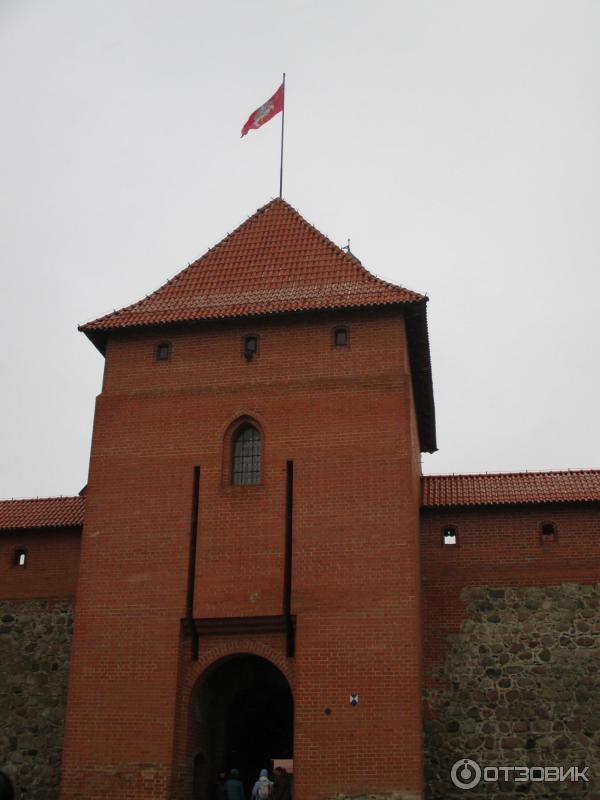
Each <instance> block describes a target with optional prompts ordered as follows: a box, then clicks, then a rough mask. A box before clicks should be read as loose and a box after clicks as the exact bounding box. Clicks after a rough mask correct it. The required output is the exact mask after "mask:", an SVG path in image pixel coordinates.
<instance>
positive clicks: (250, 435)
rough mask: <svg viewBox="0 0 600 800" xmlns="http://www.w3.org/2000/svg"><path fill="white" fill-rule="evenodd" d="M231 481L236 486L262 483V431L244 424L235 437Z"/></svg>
mask: <svg viewBox="0 0 600 800" xmlns="http://www.w3.org/2000/svg"><path fill="white" fill-rule="evenodd" d="M231 482H232V483H233V484H235V485H236V486H247V485H251V484H256V483H260V431H258V430H257V429H256V428H255V427H254V425H244V427H243V428H240V430H239V431H238V432H237V433H236V435H235V436H234V439H233V460H232V470H231Z"/></svg>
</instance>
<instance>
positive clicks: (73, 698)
mask: <svg viewBox="0 0 600 800" xmlns="http://www.w3.org/2000/svg"><path fill="white" fill-rule="evenodd" d="M425 303H426V298H424V297H422V296H420V295H418V294H415V293H414V292H410V291H408V290H406V289H403V288H400V287H397V286H393V285H391V284H388V283H385V282H383V281H381V280H379V279H377V278H375V277H374V276H372V275H371V274H370V273H368V272H367V271H366V270H365V269H364V268H363V267H362V265H361V264H360V262H359V261H358V260H357V259H355V258H354V257H353V256H352V255H351V254H349V253H345V252H344V251H342V250H341V249H339V248H338V247H336V246H335V245H334V244H333V243H332V242H330V241H329V240H328V239H326V238H325V237H324V236H323V235H322V234H320V233H319V232H318V231H317V230H315V229H314V228H313V227H312V226H310V225H309V224H308V223H307V222H306V221H305V220H304V219H303V218H302V217H301V216H300V215H299V214H298V213H297V212H296V211H295V210H294V209H293V208H291V207H290V206H289V205H288V204H287V203H285V202H284V201H282V200H274V201H272V202H270V203H268V204H267V205H266V206H264V207H263V208H262V209H260V210H259V211H258V212H257V213H256V214H255V215H254V216H253V217H251V218H250V219H249V220H247V221H246V222H245V223H244V224H243V225H242V226H241V227H240V228H238V229H237V230H236V231H234V232H233V233H232V234H231V235H229V236H228V237H227V238H226V239H224V240H223V241H222V242H221V243H220V244H218V245H217V246H216V247H214V248H213V249H212V250H210V251H209V252H208V253H207V254H206V255H205V256H203V257H202V258H201V259H200V260H199V261H197V262H195V263H194V264H192V265H191V266H190V267H188V268H187V269H185V270H184V271H183V272H181V273H180V274H179V275H177V277H175V278H174V279H173V280H171V281H169V282H168V283H167V284H165V285H164V286H163V287H162V288H160V289H159V290H158V291H156V292H155V293H154V294H152V295H150V296H149V297H147V298H146V299H144V300H142V301H141V302H139V303H136V304H134V305H132V306H130V307H128V308H126V309H123V310H121V311H118V312H115V313H113V314H109V315H108V316H106V317H103V318H102V319H100V320H97V321H95V322H92V323H89V324H88V325H85V326H83V330H84V332H85V333H86V334H87V336H88V337H89V338H90V339H91V340H92V342H93V343H94V344H95V345H96V346H97V347H98V348H99V349H100V350H101V351H102V352H103V353H104V354H105V356H106V366H105V376H104V385H103V389H102V393H101V395H100V396H99V397H98V400H97V407H96V416H95V424H94V435H93V442H92V453H91V463H90V475H89V485H88V493H87V501H86V502H87V508H86V517H85V525H84V531H83V537H82V550H81V563H80V573H79V585H78V593H77V605H76V619H75V632H74V639H73V651H72V666H71V677H70V687H69V699H68V709H67V723H66V733H65V745H64V759H63V778H62V789H61V798H62V800H75V798H80V799H81V800H105V799H106V798H111V800H121V799H122V800H125V798H127V800H133V799H134V798H135V800H142V799H143V800H152V799H154V798H156V800H158V798H160V800H166V798H177V799H178V800H191V798H192V797H199V798H203V797H207V796H208V790H209V786H210V783H211V781H212V780H213V779H214V776H215V774H216V772H217V770H219V769H222V768H230V767H237V768H238V769H240V770H241V772H242V778H243V779H244V780H245V781H246V782H248V781H250V780H251V779H253V778H254V777H255V772H256V771H257V768H258V767H260V766H267V765H268V764H267V763H265V762H266V761H268V759H270V758H284V757H291V756H292V755H293V759H294V764H293V769H294V787H295V795H294V796H295V798H296V800H319V799H320V798H327V797H330V796H331V795H333V794H335V793H336V792H346V793H348V794H358V793H361V792H363V791H366V790H369V791H379V792H381V793H386V792H392V791H399V790H403V791H405V792H406V793H407V794H408V795H409V796H414V797H419V796H420V795H421V784H422V779H421V712H420V706H421V619H420V590H419V583H420V567H419V547H418V539H419V479H420V468H419V452H420V450H426V451H431V450H433V449H435V432H434V417H433V399H432V388H431V373H430V369H429V349H428V339H427V329H426V317H425ZM292 708H293V711H292ZM292 750H293V753H292Z"/></svg>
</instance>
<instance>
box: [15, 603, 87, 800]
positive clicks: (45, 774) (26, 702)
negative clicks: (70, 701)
mask: <svg viewBox="0 0 600 800" xmlns="http://www.w3.org/2000/svg"><path fill="white" fill-rule="evenodd" d="M72 624H73V609H72V603H71V601H70V600H67V599H66V600H56V601H49V600H1V601H0V664H1V669H0V769H1V770H3V771H5V772H6V773H7V774H8V775H9V776H10V777H11V779H12V780H13V782H14V784H15V788H16V795H15V796H16V798H17V800H21V798H24V799H25V798H26V800H56V798H58V793H59V783H60V761H61V751H62V739H63V725H64V715H65V706H66V700H67V682H68V675H69V654H70V650H71V632H72Z"/></svg>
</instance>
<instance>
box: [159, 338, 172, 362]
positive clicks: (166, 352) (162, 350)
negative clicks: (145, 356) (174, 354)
mask: <svg viewBox="0 0 600 800" xmlns="http://www.w3.org/2000/svg"><path fill="white" fill-rule="evenodd" d="M170 355H171V345H170V344H169V343H168V342H161V343H160V344H159V345H157V346H156V360H157V361H168V360H169V357H170Z"/></svg>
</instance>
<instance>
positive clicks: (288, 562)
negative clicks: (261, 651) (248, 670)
mask: <svg viewBox="0 0 600 800" xmlns="http://www.w3.org/2000/svg"><path fill="white" fill-rule="evenodd" d="M293 508H294V462H293V461H288V462H287V463H286V485H285V550H284V563H283V616H284V617H285V651H286V655H287V656H288V657H290V658H291V657H293V656H294V654H295V649H296V641H295V639H296V636H295V633H296V632H295V629H294V623H293V620H292V545H293V541H292V521H293Z"/></svg>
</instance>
